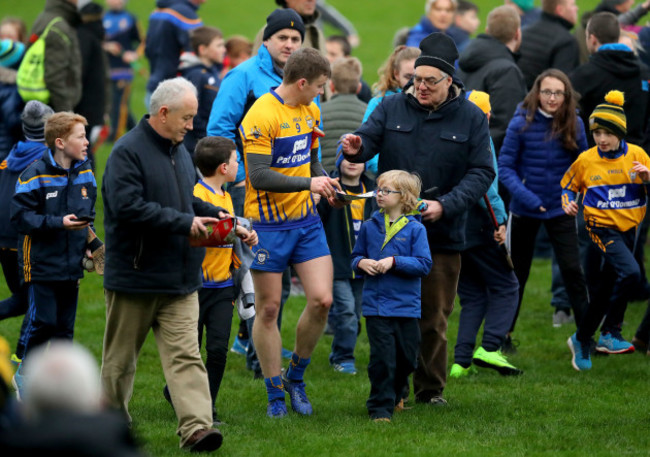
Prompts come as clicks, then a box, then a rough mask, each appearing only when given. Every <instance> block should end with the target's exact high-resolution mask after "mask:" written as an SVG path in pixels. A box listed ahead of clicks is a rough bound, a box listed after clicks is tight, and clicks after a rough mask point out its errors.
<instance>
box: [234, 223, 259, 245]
mask: <svg viewBox="0 0 650 457" xmlns="http://www.w3.org/2000/svg"><path fill="white" fill-rule="evenodd" d="M235 233H236V234H237V236H238V237H239V238H241V240H242V241H243V242H244V243H246V244H247V245H248V246H250V247H252V246H255V245H256V244H257V232H256V231H255V230H250V231H248V230H246V229H245V228H244V227H242V226H241V225H238V226H237V228H236V229H235Z"/></svg>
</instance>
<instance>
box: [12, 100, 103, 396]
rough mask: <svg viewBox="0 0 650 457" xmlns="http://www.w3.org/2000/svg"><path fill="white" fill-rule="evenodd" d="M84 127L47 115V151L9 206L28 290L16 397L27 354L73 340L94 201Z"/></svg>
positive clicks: (76, 118) (73, 117)
mask: <svg viewBox="0 0 650 457" xmlns="http://www.w3.org/2000/svg"><path fill="white" fill-rule="evenodd" d="M86 125H87V121H86V119H85V118H84V117H83V116H80V115H78V114H73V113H69V112H60V113H56V114H53V115H52V116H50V118H49V119H48V120H47V123H46V124H45V142H46V143H47V145H48V147H49V148H50V149H49V150H47V151H46V152H45V154H44V155H43V157H42V158H41V159H40V160H37V161H36V162H34V163H33V164H32V165H30V166H29V167H28V168H27V169H26V170H25V171H24V172H23V173H22V174H21V175H20V177H19V178H18V182H17V183H16V192H15V194H14V196H13V199H12V201H11V222H12V223H13V224H14V226H15V227H16V229H17V230H18V262H19V266H20V270H21V273H22V281H23V282H24V283H25V284H28V288H29V291H28V294H29V309H28V311H27V313H28V315H29V323H28V324H27V328H26V332H25V355H24V357H23V361H22V363H21V364H20V366H19V368H18V372H17V373H16V376H14V387H16V389H17V390H18V395H19V396H20V395H21V394H22V392H21V390H22V374H23V366H24V364H25V363H26V360H28V359H29V353H30V351H32V350H33V349H34V348H36V347H38V346H40V345H42V344H47V342H48V341H49V340H51V339H53V338H61V339H67V340H72V336H73V331H74V322H75V315H76V311H77V298H78V293H79V280H80V279H81V278H82V277H83V267H82V259H83V257H84V253H87V252H86V251H87V250H88V245H87V237H88V230H89V228H90V222H91V221H92V220H93V219H94V217H95V199H96V197H97V183H96V182H95V177H94V175H93V172H92V169H91V167H90V161H89V160H88V140H87V139H86V130H85V127H86ZM27 363H29V362H27Z"/></svg>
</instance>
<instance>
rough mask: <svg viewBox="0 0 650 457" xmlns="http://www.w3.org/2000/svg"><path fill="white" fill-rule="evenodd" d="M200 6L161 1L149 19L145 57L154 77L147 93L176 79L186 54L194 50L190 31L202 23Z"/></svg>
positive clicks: (175, 0)
mask: <svg viewBox="0 0 650 457" xmlns="http://www.w3.org/2000/svg"><path fill="white" fill-rule="evenodd" d="M198 8H199V7H198V6H196V5H194V4H193V3H192V2H190V1H189V0H158V1H157V2H156V9H155V10H154V12H153V13H151V16H149V29H148V30H147V38H146V46H145V51H144V53H145V55H146V56H147V59H149V68H150V71H151V75H150V76H149V81H148V82H147V90H148V91H149V92H153V91H154V90H156V87H157V86H158V83H160V82H161V81H163V80H165V79H169V78H173V77H174V76H176V73H177V70H178V63H179V60H180V57H181V54H182V53H183V51H191V50H192V49H191V46H190V31H191V30H194V29H195V28H197V27H201V26H202V25H203V22H202V21H201V19H199V17H198V15H197V14H196V11H197V10H198Z"/></svg>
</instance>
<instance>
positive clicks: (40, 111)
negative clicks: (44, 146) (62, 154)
mask: <svg viewBox="0 0 650 457" xmlns="http://www.w3.org/2000/svg"><path fill="white" fill-rule="evenodd" d="M52 114H54V111H53V110H52V108H50V107H49V106H47V105H46V104H45V103H41V102H39V101H37V100H30V101H28V102H27V104H26V105H25V108H24V109H23V112H22V114H21V116H20V119H21V120H22V122H23V133H24V134H25V139H26V140H27V141H35V142H37V143H43V142H44V141H45V122H46V121H47V118H48V117H50V116H51V115H52Z"/></svg>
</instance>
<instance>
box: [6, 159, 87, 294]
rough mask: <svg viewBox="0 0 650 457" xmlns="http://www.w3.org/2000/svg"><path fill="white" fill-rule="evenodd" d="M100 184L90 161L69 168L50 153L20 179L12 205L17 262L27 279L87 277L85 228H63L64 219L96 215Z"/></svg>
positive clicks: (63, 279) (31, 166) (74, 278)
mask: <svg viewBox="0 0 650 457" xmlns="http://www.w3.org/2000/svg"><path fill="white" fill-rule="evenodd" d="M96 199H97V183H96V182H95V176H94V175H93V171H92V170H91V168H90V161H89V160H88V159H85V160H84V161H82V162H80V161H74V162H73V163H72V166H71V167H70V169H69V170H66V169H64V168H62V167H61V166H59V165H58V164H57V163H56V162H55V161H54V158H53V157H52V153H51V152H50V150H49V149H48V150H46V151H45V154H43V157H42V158H41V159H40V160H37V161H36V162H34V163H33V164H32V165H30V166H29V167H27V169H26V170H25V171H24V172H23V173H22V174H21V175H20V178H19V179H18V182H17V183H16V193H15V194H14V196H13V199H12V201H11V222H12V224H14V226H15V227H16V229H17V230H18V233H19V238H18V264H19V266H20V269H21V271H22V273H23V280H24V281H25V282H26V283H28V282H31V281H73V280H76V279H79V278H81V277H82V276H83V269H82V267H81V259H82V258H83V256H84V252H85V250H86V236H87V230H85V229H84V230H65V229H64V228H63V216H65V215H66V214H75V215H76V216H92V217H94V216H95V200H96Z"/></svg>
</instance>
